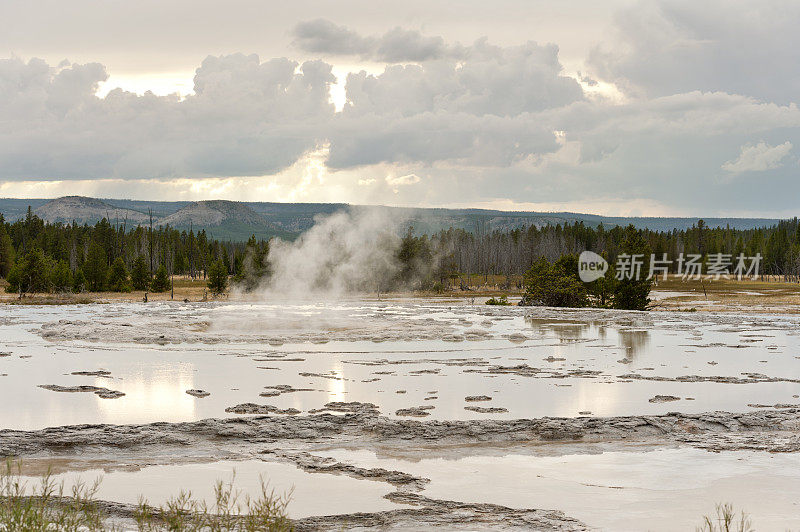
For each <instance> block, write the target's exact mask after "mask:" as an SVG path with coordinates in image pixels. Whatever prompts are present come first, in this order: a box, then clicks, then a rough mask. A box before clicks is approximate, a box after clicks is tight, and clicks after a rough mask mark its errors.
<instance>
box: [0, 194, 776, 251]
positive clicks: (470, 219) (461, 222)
mask: <svg viewBox="0 0 800 532" xmlns="http://www.w3.org/2000/svg"><path fill="white" fill-rule="evenodd" d="M28 205H30V206H31V207H32V208H33V209H34V212H35V213H36V214H37V215H39V216H40V217H42V218H44V219H45V220H48V221H51V222H64V223H71V222H72V221H73V220H75V221H76V222H78V223H81V224H82V223H88V224H94V223H96V222H97V221H98V220H100V219H102V218H104V217H109V218H110V220H111V221H112V223H114V222H116V221H117V220H118V221H119V222H120V223H121V222H122V221H123V220H126V219H127V222H128V224H129V225H130V224H132V223H133V224H137V223H140V224H143V225H144V224H147V223H149V213H152V215H153V219H154V223H156V224H157V225H166V224H169V225H171V226H173V227H177V228H180V229H187V230H188V229H189V228H190V227H191V228H193V229H195V230H201V229H205V230H206V231H207V232H209V233H211V234H212V235H213V236H214V237H215V238H218V239H222V240H236V241H243V240H247V238H248V237H249V236H250V235H251V234H255V235H256V236H257V237H259V238H271V237H273V236H279V237H281V238H284V239H293V238H295V237H297V235H299V234H300V233H302V232H303V231H305V230H307V229H308V228H310V227H311V226H312V225H314V220H315V218H316V217H317V216H321V215H323V216H324V215H327V214H331V213H333V212H336V211H340V210H343V209H347V208H348V207H349V206H348V205H347V204H344V203H274V202H236V201H226V200H206V201H196V202H188V201H144V200H129V199H97V198H86V197H81V196H68V197H64V198H58V199H55V200H43V199H2V198H0V213H3V215H4V216H5V218H6V219H7V220H9V221H13V220H17V219H19V218H22V217H24V216H25V212H26V210H27V206H28ZM374 208H379V209H384V210H385V211H386V212H387V215H389V216H393V217H396V218H398V219H402V220H404V225H406V226H413V227H414V229H415V231H416V232H417V233H418V234H420V233H427V234H430V233H435V232H437V231H440V230H443V229H448V228H450V227H455V228H460V229H464V230H467V231H473V232H481V233H482V232H490V231H508V230H511V229H515V228H519V227H527V226H531V225H535V226H538V227H544V226H546V225H554V224H562V225H563V224H565V223H570V224H572V223H576V222H583V223H585V224H586V225H589V226H591V227H596V226H597V225H598V224H601V223H602V224H603V225H604V226H606V227H613V226H625V225H628V224H633V225H634V226H635V227H637V228H639V229H651V230H655V231H670V230H672V229H687V228H689V227H691V226H692V225H694V224H696V223H697V218H677V217H670V218H666V217H664V218H659V217H614V216H599V215H595V214H581V213H571V212H535V211H526V212H523V211H518V212H517V211H498V210H487V209H443V208H403V207H384V206H379V207H374ZM704 219H705V222H706V224H707V225H708V226H709V227H712V228H713V227H726V226H730V227H731V228H735V229H753V228H756V227H768V226H772V225H775V224H776V223H777V222H778V220H777V219H772V218H704Z"/></svg>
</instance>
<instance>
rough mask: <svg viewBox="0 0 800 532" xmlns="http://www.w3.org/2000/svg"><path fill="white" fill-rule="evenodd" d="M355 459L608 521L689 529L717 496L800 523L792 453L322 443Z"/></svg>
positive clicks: (788, 526)
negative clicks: (396, 454) (392, 448)
mask: <svg viewBox="0 0 800 532" xmlns="http://www.w3.org/2000/svg"><path fill="white" fill-rule="evenodd" d="M324 454H325V455H327V456H331V457H334V458H336V459H338V460H340V461H343V462H347V463H352V464H354V465H358V466H361V467H385V468H388V469H398V470H402V471H404V472H406V473H411V474H414V475H421V476H425V477H427V478H430V479H431V482H430V484H428V485H427V487H426V489H425V491H424V494H425V495H426V496H428V497H433V498H441V499H448V500H459V501H465V502H485V503H494V504H501V505H504V506H510V507H512V508H531V507H534V508H553V509H556V508H557V509H559V510H563V511H564V512H565V513H566V514H567V515H570V516H572V517H576V518H578V519H581V520H582V521H584V522H585V523H587V524H589V525H591V526H592V527H598V528H600V529H603V530H615V531H623V530H630V531H639V530H653V531H659V530H663V531H672V530H693V529H694V528H695V527H696V526H699V525H700V524H701V521H702V516H703V515H714V508H715V504H716V503H725V502H729V503H732V504H733V505H734V507H735V508H736V509H737V510H742V509H744V510H746V511H747V513H748V514H749V515H750V516H751V518H752V521H753V525H754V527H755V529H756V530H792V529H797V528H800V502H798V501H800V456H798V455H796V454H770V453H759V452H750V451H735V452H723V453H710V452H707V451H703V450H699V449H691V448H684V449H660V450H652V451H649V452H603V453H601V454H584V453H580V454H567V455H561V456H555V457H550V456H531V455H514V454H511V455H505V456H485V455H483V456H481V455H477V456H467V457H459V458H455V459H446V458H432V459H423V460H414V461H408V460H402V459H396V458H385V457H380V458H379V457H376V455H375V453H373V452H370V451H347V450H332V451H327V452H325V453H324Z"/></svg>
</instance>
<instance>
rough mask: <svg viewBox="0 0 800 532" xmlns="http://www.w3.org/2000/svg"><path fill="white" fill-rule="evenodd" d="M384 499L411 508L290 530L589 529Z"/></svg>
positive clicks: (439, 503)
mask: <svg viewBox="0 0 800 532" xmlns="http://www.w3.org/2000/svg"><path fill="white" fill-rule="evenodd" d="M386 498H387V499H388V500H390V501H392V502H395V503H398V504H403V505H410V506H414V508H403V509H398V510H390V511H384V512H369V513H367V512H363V513H354V514H342V515H328V516H320V517H316V516H315V517H306V518H302V519H295V520H294V525H295V530H297V531H298V532H316V531H326V530H331V531H333V530H363V531H370V530H374V531H379V530H382V531H385V530H432V529H446V530H541V531H554V532H568V531H581V530H589V528H588V527H587V526H586V525H585V524H584V523H582V522H581V521H579V520H577V519H573V518H571V517H568V516H566V515H564V513H563V512H560V511H557V510H537V509H514V508H508V507H506V506H501V505H497V504H480V503H477V504H472V503H462V502H455V501H446V500H439V499H431V498H429V497H424V496H422V495H419V494H416V493H409V492H403V491H397V492H393V493H389V494H388V495H386ZM56 499H57V501H58V502H61V503H63V504H70V502H71V501H70V499H68V498H65V497H60V498H56ZM96 504H97V508H98V509H99V510H100V511H101V512H102V513H103V515H105V516H106V518H107V519H106V525H114V526H116V527H117V528H121V529H123V530H124V529H135V528H136V523H135V515H136V506H134V505H131V504H123V503H118V502H112V501H96Z"/></svg>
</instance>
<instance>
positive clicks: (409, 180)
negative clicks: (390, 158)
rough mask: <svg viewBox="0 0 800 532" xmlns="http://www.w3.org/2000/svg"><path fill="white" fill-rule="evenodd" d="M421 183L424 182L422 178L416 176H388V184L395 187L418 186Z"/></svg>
mask: <svg viewBox="0 0 800 532" xmlns="http://www.w3.org/2000/svg"><path fill="white" fill-rule="evenodd" d="M420 181H422V178H421V177H420V176H418V175H416V174H408V175H401V176H386V182H387V183H388V184H389V185H391V186H393V187H402V186H408V185H416V184H417V183H419V182H420Z"/></svg>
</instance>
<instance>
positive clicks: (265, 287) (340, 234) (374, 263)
mask: <svg viewBox="0 0 800 532" xmlns="http://www.w3.org/2000/svg"><path fill="white" fill-rule="evenodd" d="M401 223H402V220H399V219H397V218H396V217H392V216H391V215H390V213H389V212H388V211H387V210H386V209H380V208H357V209H355V208H353V209H350V210H348V211H341V212H337V213H334V214H332V215H330V216H327V217H320V218H317V219H316V223H315V224H314V226H313V227H312V228H311V229H309V230H308V231H306V232H305V233H303V234H302V235H300V237H299V238H298V239H297V240H295V241H294V242H285V241H282V240H278V239H276V240H273V241H272V242H271V244H270V251H269V256H268V260H269V262H270V264H271V269H272V275H271V276H270V277H269V278H267V279H265V280H264V281H263V282H262V284H261V286H260V288H259V292H261V293H262V294H263V295H264V296H265V297H268V296H271V295H280V296H284V297H307V296H315V297H319V296H327V297H336V296H339V295H344V294H350V293H366V292H373V293H374V292H380V291H384V290H386V289H388V284H387V283H389V282H390V280H391V279H392V278H394V276H395V275H396V273H397V272H398V270H399V268H400V265H399V263H398V259H397V250H398V249H399V246H400V238H399V237H398V229H399V228H400V225H401Z"/></svg>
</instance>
